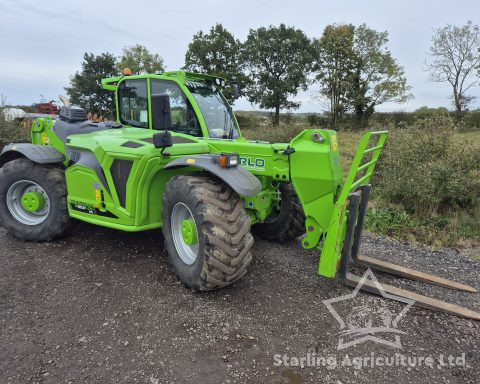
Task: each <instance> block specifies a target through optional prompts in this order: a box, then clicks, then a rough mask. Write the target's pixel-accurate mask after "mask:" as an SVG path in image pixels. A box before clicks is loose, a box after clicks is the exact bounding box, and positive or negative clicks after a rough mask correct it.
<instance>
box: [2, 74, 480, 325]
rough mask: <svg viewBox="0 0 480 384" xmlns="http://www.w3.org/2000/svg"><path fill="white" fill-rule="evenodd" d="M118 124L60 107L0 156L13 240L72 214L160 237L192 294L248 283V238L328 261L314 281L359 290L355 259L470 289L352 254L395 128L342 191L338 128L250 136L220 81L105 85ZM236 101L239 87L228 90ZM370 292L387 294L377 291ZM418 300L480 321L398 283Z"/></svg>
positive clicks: (368, 146)
mask: <svg viewBox="0 0 480 384" xmlns="http://www.w3.org/2000/svg"><path fill="white" fill-rule="evenodd" d="M102 86H103V88H104V89H105V90H109V91H112V92H115V98H116V121H115V122H100V123H98V122H92V121H89V120H88V119H87V115H86V112H85V110H84V109H82V108H79V107H76V106H72V105H70V104H69V102H68V100H65V99H63V101H64V104H65V105H64V106H63V107H62V108H61V110H60V114H59V116H58V118H57V119H52V118H51V117H47V118H39V119H37V120H35V121H34V123H33V125H32V131H31V139H32V140H31V141H32V143H31V144H30V143H29V144H27V143H17V144H9V145H7V146H6V147H5V148H4V149H3V151H2V153H1V155H0V167H1V168H0V220H1V223H2V225H3V226H4V227H5V228H6V229H7V230H8V231H9V232H10V233H11V234H12V235H13V236H15V237H16V238H19V239H21V240H25V241H50V240H53V239H55V238H57V237H59V236H61V235H62V234H64V233H65V231H66V230H67V229H68V227H69V225H70V223H71V222H72V220H73V219H76V220H82V221H86V222H88V223H91V224H95V225H100V226H104V227H109V228H114V229H118V230H122V231H145V230H153V229H159V228H161V229H162V231H163V235H164V239H165V240H164V243H165V247H166V250H167V253H168V257H169V261H170V262H171V264H172V266H173V269H174V270H175V272H176V274H177V275H178V277H179V279H180V280H181V281H182V282H183V283H184V284H185V285H186V286H188V287H190V288H193V289H195V290H201V291H204V290H212V289H215V288H219V287H224V286H226V285H229V284H231V283H233V282H235V281H236V280H238V279H239V278H241V277H242V276H243V275H244V274H245V272H246V271H247V268H248V265H249V264H250V261H251V260H252V253H251V248H252V245H253V236H252V234H251V231H252V232H254V233H255V234H257V235H258V236H260V237H263V238H265V239H268V240H271V241H278V242H284V241H287V240H290V239H295V238H299V237H302V236H303V237H302V238H301V245H302V246H303V248H306V249H312V250H318V251H319V252H321V255H320V262H319V266H318V273H319V274H320V275H322V276H326V277H334V276H336V275H337V274H339V275H340V277H341V278H342V280H343V282H344V283H346V284H347V285H351V286H355V285H356V284H357V283H358V281H359V279H358V277H356V276H354V275H351V274H350V273H348V271H347V270H348V265H349V263H350V260H353V261H355V262H357V263H359V264H363V265H367V266H369V267H372V268H376V269H380V270H382V271H384V272H387V273H390V274H397V275H400V276H403V277H407V278H412V279H417V280H422V281H426V282H431V283H435V284H439V285H443V286H447V287H450V288H456V289H462V290H466V291H471V292H475V289H474V288H472V287H469V286H466V285H463V284H459V283H455V282H452V281H448V280H445V279H442V278H439V277H435V276H432V275H427V274H424V273H421V272H417V271H414V270H410V269H408V268H403V267H400V266H396V265H394V264H390V263H386V262H383V261H379V260H375V259H372V258H368V257H362V256H360V255H359V254H358V252H359V246H360V238H361V234H362V227H363V221H364V217H365V212H366V208H367V202H368V197H369V193H370V184H369V181H370V178H371V176H372V174H373V171H374V168H375V165H376V163H377V161H378V159H379V156H380V152H381V150H382V148H383V145H384V143H385V140H386V138H387V132H385V131H382V132H368V133H366V134H365V135H364V136H363V138H362V139H361V141H360V144H359V146H358V149H357V152H356V154H355V157H354V160H353V163H352V166H351V169H350V171H349V173H348V176H347V178H346V180H345V182H343V183H342V173H341V166H340V154H339V148H338V142H337V133H336V132H335V131H333V130H324V129H308V130H304V131H303V132H301V133H300V134H299V135H298V136H297V137H295V138H294V139H293V140H292V141H291V142H290V143H288V144H287V143H273V144H272V143H268V142H260V141H249V140H246V139H245V138H244V137H242V134H241V131H240V129H239V127H238V123H237V121H236V119H235V115H234V114H233V112H232V108H231V107H230V106H229V104H228V102H227V101H226V99H225V98H224V96H223V95H222V92H221V89H222V87H224V86H225V79H222V78H219V77H216V76H211V75H206V74H198V73H188V72H183V71H176V72H166V73H161V74H146V75H135V76H132V75H129V74H128V72H126V73H125V74H124V76H119V77H113V78H108V79H104V80H103V81H102ZM233 89H234V90H235V91H236V93H237V94H238V88H237V87H236V86H235V85H233ZM363 288H364V289H367V290H370V291H372V292H374V293H377V294H378V293H379V292H378V289H377V288H376V287H375V286H374V285H372V284H365V285H364V287H363ZM383 289H384V290H385V291H386V292H392V293H393V294H394V295H397V296H400V297H407V298H413V299H414V300H415V301H416V304H417V305H420V306H424V307H427V308H431V309H437V310H442V311H445V312H449V313H453V314H457V315H460V316H463V317H470V318H474V319H477V320H479V319H480V314H478V313H475V312H473V311H470V310H468V309H466V308H461V307H458V306H456V305H453V304H448V303H444V302H442V301H438V300H434V299H431V298H428V297H425V296H421V295H417V294H414V293H411V292H408V291H403V290H399V289H397V288H395V287H390V286H386V285H383Z"/></svg>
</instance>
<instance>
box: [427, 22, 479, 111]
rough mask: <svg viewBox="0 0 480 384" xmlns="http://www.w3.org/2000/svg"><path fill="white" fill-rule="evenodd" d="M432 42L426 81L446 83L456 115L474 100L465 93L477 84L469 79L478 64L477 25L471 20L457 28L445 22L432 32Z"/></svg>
mask: <svg viewBox="0 0 480 384" xmlns="http://www.w3.org/2000/svg"><path fill="white" fill-rule="evenodd" d="M432 44H433V45H432V47H431V48H430V53H429V56H430V57H431V62H430V63H427V69H428V71H429V72H430V80H431V81H434V82H448V83H450V85H451V86H452V90H453V95H452V101H453V105H454V106H455V111H456V112H457V114H458V115H460V114H461V112H462V111H463V110H464V109H466V108H467V107H468V104H469V103H471V101H472V100H473V99H474V98H473V97H472V96H469V95H467V94H466V92H467V91H468V90H469V89H470V88H471V87H473V86H475V85H478V81H476V80H473V79H471V78H472V76H473V72H474V70H475V69H476V68H477V67H478V65H479V63H480V53H479V50H478V49H479V46H480V30H479V27H478V25H476V24H473V23H472V22H471V21H468V22H467V23H466V24H465V25H463V26H461V27H457V26H454V25H450V24H448V25H447V26H446V27H443V28H440V29H437V30H436V31H435V33H434V35H433V37H432Z"/></svg>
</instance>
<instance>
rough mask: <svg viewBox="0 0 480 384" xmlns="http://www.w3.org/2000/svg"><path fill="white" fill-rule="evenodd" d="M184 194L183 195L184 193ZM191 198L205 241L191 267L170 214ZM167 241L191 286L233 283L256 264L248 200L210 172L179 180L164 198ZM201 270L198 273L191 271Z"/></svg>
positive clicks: (202, 287) (171, 184)
mask: <svg viewBox="0 0 480 384" xmlns="http://www.w3.org/2000/svg"><path fill="white" fill-rule="evenodd" d="M182 191H183V193H182ZM179 195H182V196H185V200H187V201H184V203H186V204H187V205H188V206H189V208H190V209H191V211H192V212H193V215H194V218H195V222H196V227H197V233H198V238H199V254H198V256H197V261H196V262H195V264H197V263H199V264H198V265H195V264H194V266H193V267H192V268H190V267H189V266H186V264H184V263H183V262H182V261H181V259H180V257H179V256H178V255H177V253H176V250H175V246H174V244H173V241H172V238H171V237H172V236H171V224H170V222H169V220H170V217H169V215H170V211H171V209H172V205H173V204H175V202H176V201H177V200H178V198H177V196H179ZM163 207H164V210H163V223H164V227H163V230H164V237H165V240H166V248H167V251H168V256H169V260H170V263H171V264H172V266H173V268H174V270H175V272H176V274H177V276H178V277H179V278H180V280H181V281H182V282H183V283H184V284H185V285H187V286H188V287H190V288H193V289H196V290H199V291H209V290H213V289H216V288H221V287H224V286H227V285H229V284H232V283H233V282H235V281H236V280H238V279H240V278H241V277H242V276H243V275H244V274H245V272H246V271H247V268H248V265H249V264H250V262H251V260H252V253H251V248H252V246H253V236H252V235H251V233H250V218H249V216H248V215H247V214H246V212H245V208H244V201H243V200H242V199H241V198H240V196H239V195H238V194H237V193H236V192H235V191H233V190H232V189H231V188H230V187H229V186H228V185H227V184H226V183H225V182H223V181H222V180H220V179H219V178H217V177H216V176H213V175H211V174H209V173H204V172H195V173H189V174H182V175H178V176H174V177H173V178H172V179H171V180H170V181H169V183H168V184H167V187H166V190H165V193H164V195H163ZM193 268H195V272H194V273H192V272H191V271H190V272H188V273H187V270H190V269H193Z"/></svg>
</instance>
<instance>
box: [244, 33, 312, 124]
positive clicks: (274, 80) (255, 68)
mask: <svg viewBox="0 0 480 384" xmlns="http://www.w3.org/2000/svg"><path fill="white" fill-rule="evenodd" d="M242 58H243V62H244V63H245V65H246V67H247V68H248V70H249V71H250V77H251V80H252V83H251V84H250V85H248V87H247V97H248V99H249V101H250V102H252V103H258V104H259V106H260V108H265V109H274V111H275V113H274V118H273V124H274V125H278V123H279V120H280V110H281V109H284V108H287V109H294V108H298V107H299V106H300V104H299V103H296V102H293V101H291V100H288V98H289V96H291V95H296V94H297V93H298V91H299V90H301V89H303V90H306V88H307V85H308V79H307V77H308V74H309V73H310V71H311V63H312V59H313V50H312V45H311V42H310V40H309V39H308V37H307V36H305V34H304V33H303V32H302V31H301V30H299V29H295V28H293V27H286V26H285V25H284V24H280V26H279V27H274V26H270V27H268V28H265V27H261V28H258V29H251V30H250V32H249V34H248V37H247V40H246V41H245V43H244V46H243V49H242Z"/></svg>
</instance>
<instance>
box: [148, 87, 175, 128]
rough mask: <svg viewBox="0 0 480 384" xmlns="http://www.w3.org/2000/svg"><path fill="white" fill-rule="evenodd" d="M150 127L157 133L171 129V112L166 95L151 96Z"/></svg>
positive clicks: (168, 98)
mask: <svg viewBox="0 0 480 384" xmlns="http://www.w3.org/2000/svg"><path fill="white" fill-rule="evenodd" d="M152 127H153V129H155V130H157V131H166V130H168V129H172V127H173V125H172V112H171V111H170V97H169V96H168V95H165V94H162V95H152Z"/></svg>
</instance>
